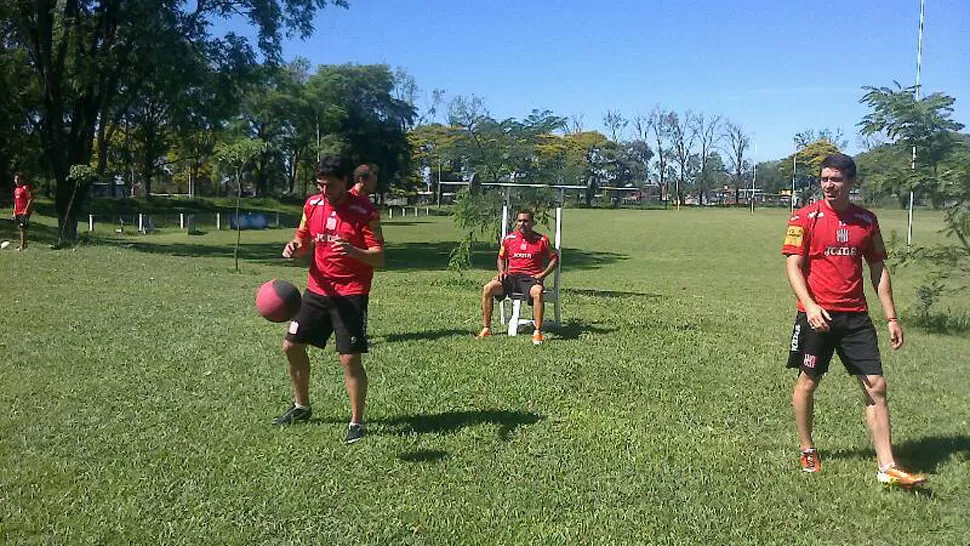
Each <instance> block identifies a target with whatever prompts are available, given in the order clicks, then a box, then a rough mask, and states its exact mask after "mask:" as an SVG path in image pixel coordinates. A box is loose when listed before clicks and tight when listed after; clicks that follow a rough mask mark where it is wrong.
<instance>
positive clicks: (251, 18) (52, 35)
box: [0, 0, 346, 240]
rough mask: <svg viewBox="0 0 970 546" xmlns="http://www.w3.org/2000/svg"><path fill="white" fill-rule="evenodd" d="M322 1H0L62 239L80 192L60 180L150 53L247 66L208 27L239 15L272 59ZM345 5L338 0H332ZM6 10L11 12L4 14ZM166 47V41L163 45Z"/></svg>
mask: <svg viewBox="0 0 970 546" xmlns="http://www.w3.org/2000/svg"><path fill="white" fill-rule="evenodd" d="M327 3H328V2H327V1H326V0H223V1H219V2H207V1H199V2H187V3H183V2H158V1H156V0H128V1H125V2H122V1H119V0H8V2H5V4H7V5H8V6H10V7H9V9H8V10H4V11H3V12H0V13H2V14H3V15H4V17H7V18H8V19H7V20H6V21H4V23H3V24H5V25H7V26H8V27H9V28H10V29H11V33H10V34H9V35H8V39H9V40H10V42H11V43H12V44H15V45H16V46H17V47H22V48H24V49H25V50H26V51H27V52H28V56H29V63H30V67H31V71H32V73H33V78H34V80H35V81H36V82H37V85H38V87H39V90H40V96H41V97H42V99H41V105H40V106H41V107H40V108H39V110H38V112H39V114H38V126H39V132H40V135H41V140H42V143H43V149H44V153H45V156H46V160H47V164H48V165H49V166H50V169H51V174H52V175H53V178H54V179H55V180H56V191H55V208H56V210H57V215H58V224H59V227H60V233H61V237H62V238H67V239H71V240H73V239H74V238H76V234H77V207H76V206H72V205H73V203H74V202H75V201H78V200H83V199H84V197H85V192H84V190H80V195H78V193H79V192H78V190H79V188H78V187H77V186H76V185H75V184H73V183H72V182H71V181H70V180H69V173H70V167H71V166H72V165H86V164H88V163H89V162H90V160H91V158H92V154H93V146H94V137H95V132H96V130H97V127H98V124H99V123H107V122H108V121H109V120H110V118H111V115H110V113H111V112H115V111H117V104H118V102H119V101H121V100H123V97H124V94H125V93H128V94H136V92H137V91H138V90H139V88H141V87H142V86H144V85H145V83H146V81H147V77H148V76H147V75H145V70H142V69H145V68H147V66H148V60H149V59H150V58H151V56H152V51H153V50H154V51H165V50H167V49H169V48H173V47H176V46H177V45H178V44H180V43H188V44H190V45H191V46H192V47H193V48H195V49H196V50H197V51H199V52H200V53H201V54H202V55H204V56H205V57H206V58H207V59H210V60H213V61H214V60H216V59H220V58H227V59H233V62H239V63H246V62H250V61H251V60H252V58H253V54H252V47H251V46H250V44H249V42H248V41H247V40H246V39H244V38H241V37H239V36H238V35H235V34H232V33H230V34H227V35H226V36H224V37H214V36H213V35H212V34H211V28H212V23H213V22H214V21H216V20H219V19H223V18H226V17H229V16H238V15H242V16H244V17H245V18H246V20H247V21H248V22H249V23H250V24H252V25H253V26H254V27H255V29H256V44H257V45H258V48H259V50H260V51H261V52H262V53H263V54H264V55H265V56H266V58H267V59H269V60H271V61H275V60H278V59H279V57H280V51H281V41H282V38H283V35H284V34H285V33H289V32H293V33H295V34H297V35H299V36H301V37H306V36H309V35H310V34H311V33H312V30H313V16H314V15H315V13H316V12H317V10H319V9H320V8H323V7H324V5H326V4H327ZM332 3H334V4H337V5H343V6H346V0H333V2H332ZM11 4H12V6H11ZM173 42H175V43H173Z"/></svg>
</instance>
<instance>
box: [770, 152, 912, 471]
mask: <svg viewBox="0 0 970 546" xmlns="http://www.w3.org/2000/svg"><path fill="white" fill-rule="evenodd" d="M819 180H820V181H821V189H822V199H821V200H819V201H817V202H816V203H813V204H811V205H809V206H807V207H804V208H801V209H799V210H797V211H795V213H794V215H792V217H791V218H790V219H789V221H788V232H787V234H786V236H785V242H784V246H783V247H782V254H784V255H785V256H786V263H785V267H786V270H787V273H788V282H789V283H790V284H791V287H792V291H793V292H794V293H795V296H796V297H797V298H798V314H797V315H796V317H795V326H794V330H793V332H792V338H791V348H790V353H789V357H788V367H789V368H797V369H798V370H799V374H798V379H797V380H796V382H795V390H794V393H793V394H792V406H793V407H794V410H795V424H796V426H797V428H798V440H799V443H800V444H801V457H800V462H801V466H802V470H803V471H805V472H818V471H820V470H821V469H822V461H821V458H820V457H819V454H818V452H817V451H816V450H815V442H814V440H813V439H812V424H813V420H814V395H815V389H816V388H817V387H818V384H819V382H820V381H821V380H822V376H823V375H824V374H825V372H826V371H828V367H829V362H830V361H831V360H832V355H833V352H838V354H839V360H841V361H842V364H843V365H844V366H845V368H846V370H848V372H849V373H850V374H851V375H854V376H855V377H856V379H857V380H858V382H859V386H860V387H861V388H862V393H863V399H864V401H865V412H866V423H867V425H868V427H869V431H870V433H871V434H872V443H873V445H874V446H875V449H876V459H877V462H878V464H879V471H878V473H877V474H876V478H877V479H878V480H879V481H880V482H883V483H887V484H899V485H903V486H912V485H918V484H922V483H923V482H925V481H926V476H924V475H921V474H913V473H910V472H907V471H905V470H903V469H902V468H900V467H899V466H898V465H897V464H896V461H895V459H894V458H893V452H892V438H891V428H890V424H889V406H888V404H887V402H886V379H885V378H884V377H883V372H882V361H881V359H880V356H879V345H878V343H877V340H876V329H875V327H874V326H873V324H872V320H871V319H870V318H869V313H868V306H867V305H866V298H865V294H864V287H863V267H862V258H865V259H866V262H868V264H869V275H870V279H871V281H872V284H873V286H874V287H875V289H876V292H877V293H878V294H879V301H880V303H882V309H883V312H885V314H886V323H887V326H888V330H889V340H890V344H891V345H892V348H893V350H896V349H899V348H900V347H902V346H903V329H902V327H901V326H900V325H899V319H898V317H897V315H896V306H895V304H894V303H893V290H892V284H891V282H890V280H889V270H887V269H886V266H885V263H884V260H885V259H886V247H885V245H884V244H883V240H882V235H881V234H880V232H879V222H878V221H877V220H876V216H875V215H874V214H873V213H872V212H869V211H868V210H866V209H864V208H861V207H858V206H856V205H853V204H852V203H850V202H849V193H850V191H851V190H852V188H853V187H854V186H855V183H856V166H855V162H854V161H853V160H852V158H851V157H849V156H847V155H845V154H833V155H830V156H828V157H827V158H825V160H824V161H822V165H821V173H820V175H819Z"/></svg>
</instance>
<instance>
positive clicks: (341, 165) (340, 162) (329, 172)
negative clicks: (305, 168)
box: [317, 155, 353, 178]
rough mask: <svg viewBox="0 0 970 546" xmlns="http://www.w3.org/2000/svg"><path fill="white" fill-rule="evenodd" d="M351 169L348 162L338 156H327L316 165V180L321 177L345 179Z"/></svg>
mask: <svg viewBox="0 0 970 546" xmlns="http://www.w3.org/2000/svg"><path fill="white" fill-rule="evenodd" d="M352 170H353V167H351V165H350V161H347V160H346V159H344V158H342V157H340V156H339V155H328V156H326V157H324V158H323V159H321V160H320V161H319V162H318V163H317V178H319V177H321V176H336V177H337V178H347V177H349V176H350V173H351V171H352Z"/></svg>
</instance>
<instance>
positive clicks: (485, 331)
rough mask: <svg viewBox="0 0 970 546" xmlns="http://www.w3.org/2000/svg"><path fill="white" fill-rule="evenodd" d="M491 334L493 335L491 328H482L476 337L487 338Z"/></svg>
mask: <svg viewBox="0 0 970 546" xmlns="http://www.w3.org/2000/svg"><path fill="white" fill-rule="evenodd" d="M490 335H492V330H491V328H482V331H481V332H478V335H477V336H475V339H485V338H487V337H488V336H490Z"/></svg>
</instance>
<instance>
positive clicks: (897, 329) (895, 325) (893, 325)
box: [889, 320, 903, 351]
mask: <svg viewBox="0 0 970 546" xmlns="http://www.w3.org/2000/svg"><path fill="white" fill-rule="evenodd" d="M889 343H890V345H891V346H892V348H893V350H894V351H895V350H896V349H899V348H900V347H902V346H903V327H902V326H900V325H899V322H898V321H895V320H893V321H890V322H889Z"/></svg>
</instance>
